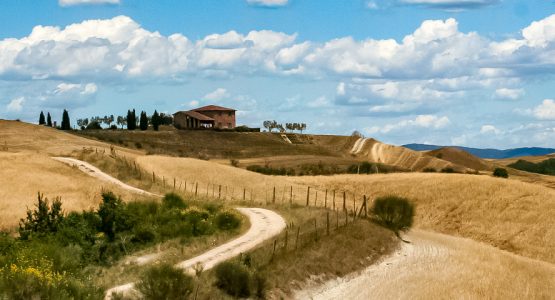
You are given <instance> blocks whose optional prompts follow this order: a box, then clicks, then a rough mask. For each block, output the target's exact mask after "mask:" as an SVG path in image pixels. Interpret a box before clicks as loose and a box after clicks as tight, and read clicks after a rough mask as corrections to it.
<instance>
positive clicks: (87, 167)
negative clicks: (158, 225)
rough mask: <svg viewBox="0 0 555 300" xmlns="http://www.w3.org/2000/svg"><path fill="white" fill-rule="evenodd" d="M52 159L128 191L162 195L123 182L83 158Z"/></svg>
mask: <svg viewBox="0 0 555 300" xmlns="http://www.w3.org/2000/svg"><path fill="white" fill-rule="evenodd" d="M52 159H54V160H57V161H60V162H63V163H65V164H68V165H70V166H76V167H77V168H79V170H81V171H83V172H84V173H86V174H88V175H90V176H92V177H95V178H98V179H100V180H102V181H106V182H109V183H112V184H115V185H118V186H120V187H121V188H123V189H126V190H128V191H131V192H134V193H137V194H142V195H147V196H160V195H157V194H153V193H150V192H147V191H144V190H141V189H138V188H136V187H133V186H130V185H128V184H126V183H123V182H121V181H119V180H117V179H116V178H114V177H112V176H110V175H108V174H106V173H104V172H102V171H101V170H100V169H98V168H97V167H95V166H93V165H91V164H89V163H87V162H84V161H81V160H78V159H75V158H70V157H53V158H52Z"/></svg>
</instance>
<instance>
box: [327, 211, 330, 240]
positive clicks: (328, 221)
mask: <svg viewBox="0 0 555 300" xmlns="http://www.w3.org/2000/svg"><path fill="white" fill-rule="evenodd" d="M326 234H327V235H330V212H329V210H328V211H327V212H326Z"/></svg>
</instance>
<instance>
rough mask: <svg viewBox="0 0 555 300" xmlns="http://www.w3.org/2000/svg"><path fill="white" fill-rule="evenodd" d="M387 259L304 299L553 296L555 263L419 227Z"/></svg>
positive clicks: (307, 293)
mask: <svg viewBox="0 0 555 300" xmlns="http://www.w3.org/2000/svg"><path fill="white" fill-rule="evenodd" d="M408 239H410V240H411V242H412V243H411V244H403V245H402V250H401V251H399V252H398V253H396V254H395V255H394V256H392V257H390V258H387V259H386V260H385V261H384V262H383V263H380V264H378V265H373V266H370V267H369V268H368V269H366V270H364V271H362V272H360V273H357V274H352V275H350V276H347V277H346V278H345V279H339V280H332V281H330V282H327V283H326V284H325V285H323V286H321V285H319V286H317V287H311V288H308V289H307V290H305V291H301V292H299V293H298V294H297V295H296V296H297V297H298V298H300V299H305V298H312V297H314V296H316V295H317V296H316V297H314V299H337V298H344V299H551V298H552V297H553V293H555V276H554V275H555V267H554V266H553V265H552V264H549V263H545V262H540V261H535V260H531V259H528V258H524V257H521V256H517V255H514V254H512V253H508V252H505V251H502V250H499V249H496V248H493V247H491V246H488V245H484V244H481V243H477V242H475V241H472V240H469V239H463V238H456V237H452V236H448V235H443V234H437V233H431V232H425V231H420V230H416V231H413V232H411V233H410V234H409V235H408Z"/></svg>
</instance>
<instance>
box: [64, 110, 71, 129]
mask: <svg viewBox="0 0 555 300" xmlns="http://www.w3.org/2000/svg"><path fill="white" fill-rule="evenodd" d="M62 130H71V124H70V122H69V113H68V112H67V110H65V109H64V114H63V115H62Z"/></svg>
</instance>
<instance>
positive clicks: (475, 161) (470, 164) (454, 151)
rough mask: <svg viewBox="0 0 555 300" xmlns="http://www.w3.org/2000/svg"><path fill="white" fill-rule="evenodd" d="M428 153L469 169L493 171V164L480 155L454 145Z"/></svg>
mask: <svg viewBox="0 0 555 300" xmlns="http://www.w3.org/2000/svg"><path fill="white" fill-rule="evenodd" d="M425 153H426V154H427V155H429V156H432V157H436V158H441V159H443V160H446V161H449V162H452V163H453V164H455V165H460V166H465V167H467V168H469V169H474V170H478V171H491V170H492V169H493V164H492V163H490V162H487V161H485V160H483V159H481V158H479V157H476V156H474V155H472V154H470V153H468V152H466V151H464V150H462V149H459V148H454V147H445V148H440V149H437V150H433V151H428V152H425Z"/></svg>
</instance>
